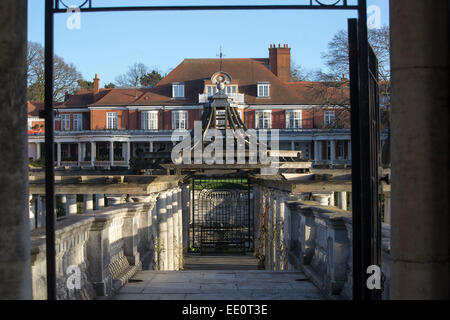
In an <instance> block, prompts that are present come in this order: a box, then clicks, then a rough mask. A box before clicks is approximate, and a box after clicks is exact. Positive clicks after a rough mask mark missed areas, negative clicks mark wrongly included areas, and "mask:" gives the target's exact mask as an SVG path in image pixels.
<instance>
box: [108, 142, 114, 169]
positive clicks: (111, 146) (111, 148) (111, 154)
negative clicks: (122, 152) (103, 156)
mask: <svg viewBox="0 0 450 320" xmlns="http://www.w3.org/2000/svg"><path fill="white" fill-rule="evenodd" d="M109 164H110V166H111V167H112V166H114V141H110V142H109Z"/></svg>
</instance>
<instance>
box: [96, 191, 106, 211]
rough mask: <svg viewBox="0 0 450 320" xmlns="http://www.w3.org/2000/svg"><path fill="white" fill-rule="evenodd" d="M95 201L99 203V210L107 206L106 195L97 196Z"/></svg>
mask: <svg viewBox="0 0 450 320" xmlns="http://www.w3.org/2000/svg"><path fill="white" fill-rule="evenodd" d="M95 201H96V202H97V206H96V207H97V210H99V209H101V208H103V207H104V206H105V195H104V194H96V195H95Z"/></svg>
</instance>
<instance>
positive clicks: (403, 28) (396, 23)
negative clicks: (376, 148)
mask: <svg viewBox="0 0 450 320" xmlns="http://www.w3.org/2000/svg"><path fill="white" fill-rule="evenodd" d="M390 15H391V16H390V20H391V23H390V25H391V70H392V76H391V81H392V98H391V106H392V107H391V110H392V111H391V112H392V113H391V118H392V121H391V132H392V136H391V150H392V151H391V168H392V179H391V182H392V184H391V197H392V199H391V206H392V217H391V237H392V238H391V249H392V250H391V256H392V269H391V282H390V284H391V286H390V298H391V299H394V300H395V299H425V300H426V299H443V300H447V299H449V298H450V289H449V288H450V239H449V225H450V219H449V215H450V210H449V201H448V199H449V197H448V195H449V188H448V186H449V181H450V177H449V165H448V164H449V147H448V146H449V144H448V138H449V137H448V135H449V131H448V128H449V104H450V103H449V102H450V101H449V100H450V91H449V64H450V63H449V37H448V30H449V2H448V1H426V0H415V1H407V0H396V1H391V2H390ZM406 21H408V22H410V23H405V22H406Z"/></svg>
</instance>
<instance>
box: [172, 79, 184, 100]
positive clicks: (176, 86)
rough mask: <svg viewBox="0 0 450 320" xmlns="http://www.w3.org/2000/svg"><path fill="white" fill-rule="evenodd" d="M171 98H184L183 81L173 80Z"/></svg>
mask: <svg viewBox="0 0 450 320" xmlns="http://www.w3.org/2000/svg"><path fill="white" fill-rule="evenodd" d="M172 98H174V99H180V98H184V83H182V82H174V83H173V84H172Z"/></svg>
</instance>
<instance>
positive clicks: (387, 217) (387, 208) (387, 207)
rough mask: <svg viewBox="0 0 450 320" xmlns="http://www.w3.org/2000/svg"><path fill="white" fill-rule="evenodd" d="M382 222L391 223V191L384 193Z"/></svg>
mask: <svg viewBox="0 0 450 320" xmlns="http://www.w3.org/2000/svg"><path fill="white" fill-rule="evenodd" d="M383 222H384V223H386V224H391V193H390V192H385V193H384V221H383Z"/></svg>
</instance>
